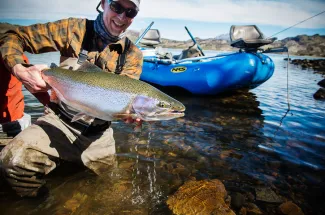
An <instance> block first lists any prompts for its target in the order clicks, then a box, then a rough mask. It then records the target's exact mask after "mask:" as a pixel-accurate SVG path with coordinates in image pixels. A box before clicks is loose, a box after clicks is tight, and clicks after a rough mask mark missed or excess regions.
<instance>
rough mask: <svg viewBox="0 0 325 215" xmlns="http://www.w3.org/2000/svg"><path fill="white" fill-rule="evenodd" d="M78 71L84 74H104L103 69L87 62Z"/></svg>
mask: <svg viewBox="0 0 325 215" xmlns="http://www.w3.org/2000/svg"><path fill="white" fill-rule="evenodd" d="M76 71H82V72H104V70H102V69H101V68H99V67H98V66H96V65H95V64H92V63H90V62H89V61H85V62H83V63H82V64H81V66H80V67H79V68H78V69H77V70H76Z"/></svg>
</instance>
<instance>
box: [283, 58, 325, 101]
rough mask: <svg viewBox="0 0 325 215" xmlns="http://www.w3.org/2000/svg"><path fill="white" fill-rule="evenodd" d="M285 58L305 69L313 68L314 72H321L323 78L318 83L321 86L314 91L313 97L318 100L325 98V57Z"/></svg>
mask: <svg viewBox="0 0 325 215" xmlns="http://www.w3.org/2000/svg"><path fill="white" fill-rule="evenodd" d="M284 60H289V62H290V64H293V65H296V66H300V67H301V69H303V70H309V69H311V70H313V71H314V73H317V74H321V75H322V76H323V78H324V79H323V80H321V81H319V82H318V83H317V84H318V85H319V86H320V88H319V89H318V90H317V92H316V93H314V95H313V97H314V99H316V100H325V59H294V60H291V59H290V58H289V59H288V58H285V59H284Z"/></svg>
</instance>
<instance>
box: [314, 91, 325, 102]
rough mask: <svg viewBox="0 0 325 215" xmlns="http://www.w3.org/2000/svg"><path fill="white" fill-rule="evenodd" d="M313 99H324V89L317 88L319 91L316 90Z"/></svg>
mask: <svg viewBox="0 0 325 215" xmlns="http://www.w3.org/2000/svg"><path fill="white" fill-rule="evenodd" d="M314 99H317V100H320V99H325V89H324V88H319V90H317V92H316V93H315V94H314Z"/></svg>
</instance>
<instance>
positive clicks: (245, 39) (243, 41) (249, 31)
mask: <svg viewBox="0 0 325 215" xmlns="http://www.w3.org/2000/svg"><path fill="white" fill-rule="evenodd" d="M229 34H230V41H231V43H230V45H231V46H232V47H235V48H240V49H257V48H259V47H261V46H264V45H267V44H271V43H273V42H274V41H275V40H276V39H277V38H275V37H274V38H269V39H266V38H265V37H264V35H263V33H262V32H261V31H260V29H259V28H258V27H257V26H256V25H232V26H231V27H230V33H229Z"/></svg>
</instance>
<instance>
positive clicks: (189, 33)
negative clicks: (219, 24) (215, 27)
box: [185, 26, 205, 56]
mask: <svg viewBox="0 0 325 215" xmlns="http://www.w3.org/2000/svg"><path fill="white" fill-rule="evenodd" d="M185 29H186V31H187V33H188V35H190V37H191V39H192V40H193V42H194V44H197V47H198V49H199V50H200V52H201V53H202V55H203V56H205V54H204V53H203V50H202V49H201V47H200V45H199V44H198V43H197V42H196V40H195V38H194V37H193V36H192V34H191V32H190V31H189V30H188V29H187V27H186V26H185Z"/></svg>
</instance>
